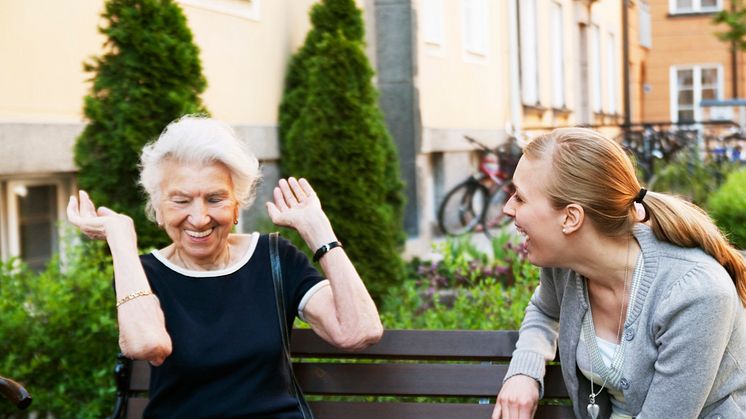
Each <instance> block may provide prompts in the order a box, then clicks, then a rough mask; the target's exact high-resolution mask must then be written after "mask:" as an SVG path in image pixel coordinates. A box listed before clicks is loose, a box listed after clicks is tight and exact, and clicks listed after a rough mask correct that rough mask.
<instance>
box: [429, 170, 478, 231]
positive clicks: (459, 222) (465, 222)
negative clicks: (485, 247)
mask: <svg viewBox="0 0 746 419" xmlns="http://www.w3.org/2000/svg"><path fill="white" fill-rule="evenodd" d="M488 196H489V191H488V190H487V188H485V187H484V186H483V185H482V184H480V183H479V182H477V181H476V180H475V179H473V178H471V179H468V180H466V181H464V182H462V183H460V184H458V185H456V187H454V188H453V189H451V190H450V191H449V192H448V194H446V197H445V198H444V199H443V202H442V203H441V204H440V208H438V224H439V225H440V229H441V230H442V231H443V232H444V233H446V234H449V235H453V236H457V235H459V234H464V233H468V232H470V231H472V230H473V229H474V227H476V225H477V224H479V222H480V221H481V219H482V211H483V210H484V207H485V203H486V202H487V198H488Z"/></svg>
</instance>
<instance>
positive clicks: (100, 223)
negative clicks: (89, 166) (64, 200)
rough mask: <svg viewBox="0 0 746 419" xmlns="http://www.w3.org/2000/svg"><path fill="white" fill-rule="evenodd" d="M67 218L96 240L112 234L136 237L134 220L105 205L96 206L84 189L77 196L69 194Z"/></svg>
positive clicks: (104, 238)
mask: <svg viewBox="0 0 746 419" xmlns="http://www.w3.org/2000/svg"><path fill="white" fill-rule="evenodd" d="M67 219H68V220H69V221H70V223H72V224H73V225H74V226H76V227H78V229H80V231H81V233H83V234H85V235H86V236H88V237H90V238H92V239H97V240H108V239H111V237H113V236H119V237H122V238H125V239H126V238H127V237H129V238H131V239H134V240H137V239H136V236H135V228H134V222H133V221H132V219H131V218H130V217H128V216H126V215H124V214H120V213H118V212H115V211H112V210H110V209H109V208H106V207H99V208H98V210H97V209H96V206H95V205H94V204H93V201H91V198H90V197H89V196H88V194H87V193H86V192H85V191H82V190H81V191H80V193H79V197H76V196H75V195H72V196H70V201H69V202H68V204H67Z"/></svg>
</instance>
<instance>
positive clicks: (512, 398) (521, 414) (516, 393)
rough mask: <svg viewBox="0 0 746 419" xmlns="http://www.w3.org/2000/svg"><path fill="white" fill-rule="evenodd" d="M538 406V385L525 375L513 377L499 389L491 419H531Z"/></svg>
mask: <svg viewBox="0 0 746 419" xmlns="http://www.w3.org/2000/svg"><path fill="white" fill-rule="evenodd" d="M538 405H539V383H538V382H537V381H536V380H535V379H533V378H531V377H529V376H526V375H514V376H512V377H510V378H509V379H508V380H507V381H506V382H505V383H504V384H503V386H502V388H501V389H500V394H498V395H497V402H496V403H495V410H494V411H493V412H492V419H531V418H533V417H534V413H536V408H537V407H538Z"/></svg>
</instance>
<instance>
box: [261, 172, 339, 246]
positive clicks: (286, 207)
mask: <svg viewBox="0 0 746 419" xmlns="http://www.w3.org/2000/svg"><path fill="white" fill-rule="evenodd" d="M273 198H274V202H267V212H268V213H269V218H270V219H271V220H272V222H273V223H275V224H276V225H278V226H283V227H291V228H294V229H296V230H298V232H299V233H301V234H303V233H304V231H306V230H308V229H310V228H312V226H311V225H313V224H319V223H322V224H323V223H327V222H328V221H327V219H326V215H325V214H324V211H323V210H322V209H321V202H320V201H319V197H318V196H316V192H314V190H313V188H312V187H311V184H310V183H308V181H307V180H306V179H303V178H301V179H300V180H298V179H296V178H294V177H291V178H288V179H287V180H285V179H280V182H279V185H278V186H275V189H274V193H273Z"/></svg>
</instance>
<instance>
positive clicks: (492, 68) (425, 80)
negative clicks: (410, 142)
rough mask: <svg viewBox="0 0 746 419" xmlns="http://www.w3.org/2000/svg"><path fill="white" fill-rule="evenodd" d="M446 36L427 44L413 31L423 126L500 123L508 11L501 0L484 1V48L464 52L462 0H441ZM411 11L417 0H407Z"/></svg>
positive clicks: (505, 104)
mask: <svg viewBox="0 0 746 419" xmlns="http://www.w3.org/2000/svg"><path fill="white" fill-rule="evenodd" d="M443 3H444V13H443V14H444V16H445V18H444V20H445V24H444V32H445V42H444V43H443V45H441V46H435V45H432V44H428V43H426V42H425V41H424V37H423V36H422V28H419V30H420V32H419V33H418V34H416V36H415V39H417V46H416V51H417V57H416V60H417V64H416V67H417V69H418V73H417V74H416V75H415V83H416V85H417V88H418V89H419V95H420V100H419V102H420V111H421V117H422V126H423V127H427V128H445V129H461V128H470V129H503V128H504V124H505V122H506V120H507V119H508V114H507V109H508V99H509V97H508V85H507V83H508V79H507V78H508V65H507V63H508V52H507V39H506V37H507V30H506V29H505V28H506V27H507V16H506V12H505V10H506V9H505V7H504V2H502V1H501V2H493V1H489V2H487V3H488V9H489V11H488V12H489V18H488V22H489V24H488V27H489V41H488V53H487V54H486V55H484V56H481V55H476V54H473V53H470V52H467V51H465V50H464V48H463V42H462V37H463V35H462V20H461V16H462V11H461V2H456V1H452V0H444V2H443ZM412 5H413V7H414V8H415V13H416V14H417V13H419V12H420V11H421V0H412Z"/></svg>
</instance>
